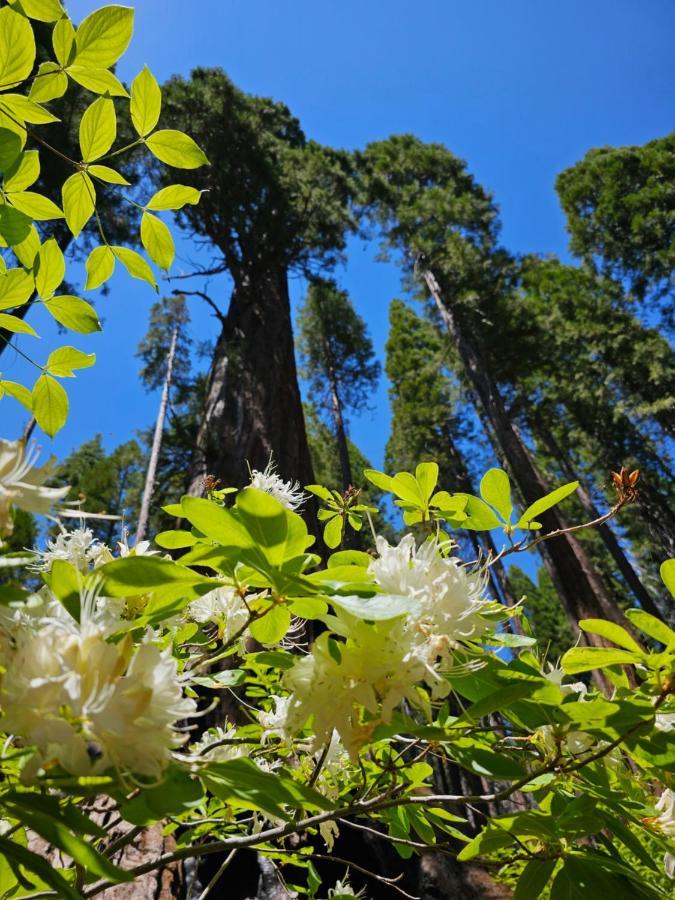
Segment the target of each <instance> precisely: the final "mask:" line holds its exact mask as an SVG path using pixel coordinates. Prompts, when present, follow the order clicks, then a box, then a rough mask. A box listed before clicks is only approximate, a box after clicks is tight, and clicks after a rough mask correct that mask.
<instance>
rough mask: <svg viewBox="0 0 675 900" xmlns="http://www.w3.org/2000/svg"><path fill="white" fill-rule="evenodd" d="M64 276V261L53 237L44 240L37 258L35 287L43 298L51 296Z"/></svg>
mask: <svg viewBox="0 0 675 900" xmlns="http://www.w3.org/2000/svg"><path fill="white" fill-rule="evenodd" d="M65 277H66V261H65V259H64V257H63V253H62V252H61V248H60V247H59V245H58V244H57V243H56V241H55V240H54V238H50V239H49V240H48V241H45V242H44V244H43V245H42V246H41V247H40V251H39V253H38V258H37V274H36V276H35V287H36V288H37V292H38V294H39V295H40V297H42V299H43V300H47V299H48V298H49V297H51V296H52V294H53V293H54V291H55V290H56V289H57V287H58V286H59V285H60V284H61V282H62V281H63V279H64V278H65Z"/></svg>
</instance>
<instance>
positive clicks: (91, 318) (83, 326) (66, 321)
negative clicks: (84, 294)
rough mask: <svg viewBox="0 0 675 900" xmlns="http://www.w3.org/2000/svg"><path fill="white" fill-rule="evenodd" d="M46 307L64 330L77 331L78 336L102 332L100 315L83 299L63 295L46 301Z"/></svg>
mask: <svg viewBox="0 0 675 900" xmlns="http://www.w3.org/2000/svg"><path fill="white" fill-rule="evenodd" d="M45 306H46V307H47V310H48V311H49V313H50V314H51V315H52V316H53V317H54V318H55V319H56V321H57V322H59V323H60V324H61V325H63V326H64V328H69V329H70V330H71V331H77V332H78V334H91V333H92V332H94V331H100V330H101V323H100V321H99V318H98V313H97V312H96V310H95V309H94V307H93V306H92V305H91V304H90V303H87V301H86V300H83V299H82V298H81V297H72V296H70V295H69V294H63V295H61V296H59V297H52V298H51V299H49V300H46V301H45Z"/></svg>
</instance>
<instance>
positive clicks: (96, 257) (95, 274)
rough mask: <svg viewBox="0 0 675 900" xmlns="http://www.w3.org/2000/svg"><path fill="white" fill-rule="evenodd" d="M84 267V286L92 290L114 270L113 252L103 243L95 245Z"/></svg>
mask: <svg viewBox="0 0 675 900" xmlns="http://www.w3.org/2000/svg"><path fill="white" fill-rule="evenodd" d="M85 268H86V270H87V283H86V284H85V288H86V289H87V290H88V291H93V290H94V288H97V287H100V286H101V285H102V284H103V283H104V282H106V281H107V280H108V279H109V278H110V276H111V275H112V273H113V271H114V270H115V254H114V253H113V252H112V250H111V249H110V247H108V246H107V245H105V244H104V245H102V246H101V247H95V248H94V249H93V250H92V251H91V253H90V254H89V257H88V258H87V262H86V263H85Z"/></svg>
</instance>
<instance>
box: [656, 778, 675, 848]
mask: <svg viewBox="0 0 675 900" xmlns="http://www.w3.org/2000/svg"><path fill="white" fill-rule="evenodd" d="M656 809H657V811H658V812H659V813H661V815H660V816H657V818H656V821H655V822H654V824H655V825H656V827H657V828H658V829H659V831H660V832H661V833H662V834H665V836H666V837H669V838H675V792H674V791H671V790H670V788H666V789H665V790H664V791H663V793H662V794H661V796H660V797H659V799H658V800H657V802H656Z"/></svg>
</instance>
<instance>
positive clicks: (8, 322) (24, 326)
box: [0, 313, 37, 337]
mask: <svg viewBox="0 0 675 900" xmlns="http://www.w3.org/2000/svg"><path fill="white" fill-rule="evenodd" d="M0 328H4V329H5V330H6V331H11V332H13V333H14V334H30V335H32V336H33V337H37V332H36V331H35V329H34V328H33V327H32V326H31V325H29V324H28V322H24V320H23V319H19V318H17V317H16V316H10V315H8V314H7V313H0Z"/></svg>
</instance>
